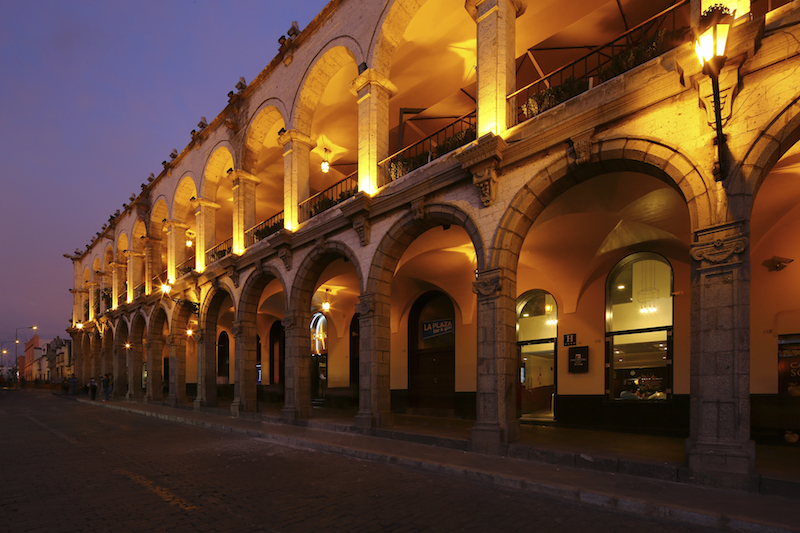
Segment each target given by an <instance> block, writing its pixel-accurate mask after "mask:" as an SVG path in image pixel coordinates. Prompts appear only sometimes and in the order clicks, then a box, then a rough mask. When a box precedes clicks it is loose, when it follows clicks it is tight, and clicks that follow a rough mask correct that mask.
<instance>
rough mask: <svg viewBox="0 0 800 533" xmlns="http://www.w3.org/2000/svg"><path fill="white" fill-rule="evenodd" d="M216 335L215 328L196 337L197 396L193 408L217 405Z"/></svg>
mask: <svg viewBox="0 0 800 533" xmlns="http://www.w3.org/2000/svg"><path fill="white" fill-rule="evenodd" d="M216 341H217V336H216V331H215V329H213V328H212V329H210V330H203V331H201V333H200V335H198V337H197V396H196V397H195V399H194V408H195V409H196V410H197V409H200V408H201V407H216V406H217V364H216V363H217V350H216V347H217V344H216Z"/></svg>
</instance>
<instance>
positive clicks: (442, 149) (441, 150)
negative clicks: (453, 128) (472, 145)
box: [435, 127, 476, 157]
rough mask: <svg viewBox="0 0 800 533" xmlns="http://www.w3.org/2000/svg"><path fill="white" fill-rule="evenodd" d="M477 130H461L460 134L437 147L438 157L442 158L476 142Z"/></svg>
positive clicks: (472, 128)
mask: <svg viewBox="0 0 800 533" xmlns="http://www.w3.org/2000/svg"><path fill="white" fill-rule="evenodd" d="M475 135H476V130H475V128H474V127H470V128H467V129H465V130H461V131H459V132H458V133H456V134H454V135H451V136H450V137H448V138H446V139H445V140H444V141H442V142H441V144H439V146H437V147H436V150H435V152H436V157H441V156H443V155H444V154H446V153H449V152H452V151H453V150H455V149H456V148H458V147H460V146H464V145H465V144H467V143H469V142H472V141H474V140H475Z"/></svg>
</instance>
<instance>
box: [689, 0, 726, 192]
mask: <svg viewBox="0 0 800 533" xmlns="http://www.w3.org/2000/svg"><path fill="white" fill-rule="evenodd" d="M732 24H733V14H732V13H731V11H730V9H729V8H727V7H725V6H722V5H719V4H717V5H713V6H711V7H710V8H708V9H707V10H706V11H705V12H704V13H703V14H702V16H701V17H700V27H699V32H700V34H699V35H698V37H697V40H696V41H695V46H694V50H695V53H696V54H697V60H698V61H700V65H702V67H703V74H705V75H706V76H708V77H709V78H711V89H712V91H713V92H714V119H715V122H716V127H717V154H718V155H717V160H718V161H717V164H718V168H717V169H715V175H716V178H717V180H718V181H719V180H723V179H725V178H726V177H727V176H728V164H727V159H726V157H725V150H724V147H725V134H724V133H722V106H721V105H720V96H719V73H720V72H721V71H722V67H724V66H725V60H726V59H727V57H726V56H725V45H726V44H727V41H728V33H729V32H730V29H731V26H732Z"/></svg>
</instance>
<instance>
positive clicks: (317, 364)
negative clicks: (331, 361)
mask: <svg viewBox="0 0 800 533" xmlns="http://www.w3.org/2000/svg"><path fill="white" fill-rule="evenodd" d="M309 330H310V334H311V402H312V404H313V403H315V402H320V404H323V403H322V402H324V400H325V396H326V393H327V391H328V319H327V318H325V315H324V314H323V313H314V315H313V316H312V317H311V325H310V326H309Z"/></svg>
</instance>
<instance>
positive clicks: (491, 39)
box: [465, 0, 527, 137]
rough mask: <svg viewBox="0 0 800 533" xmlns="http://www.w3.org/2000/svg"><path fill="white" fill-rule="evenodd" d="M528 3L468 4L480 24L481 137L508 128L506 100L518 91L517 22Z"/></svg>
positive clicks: (477, 0)
mask: <svg viewBox="0 0 800 533" xmlns="http://www.w3.org/2000/svg"><path fill="white" fill-rule="evenodd" d="M526 5H527V2H526V1H525V0H467V3H466V6H465V7H466V8H467V11H469V13H470V15H472V18H473V19H474V20H475V22H476V23H477V24H478V30H477V32H478V36H477V41H478V44H477V46H478V104H477V105H478V137H481V136H483V135H484V134H486V133H489V132H492V133H494V134H495V135H499V134H500V133H502V132H503V131H505V130H506V128H507V127H508V125H507V122H508V109H507V107H508V106H507V104H506V97H507V96H508V95H509V94H511V93H512V92H514V90H515V89H516V69H515V61H516V51H515V39H516V19H517V17H518V16H520V15H522V14H523V13H524V12H525V8H526Z"/></svg>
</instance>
